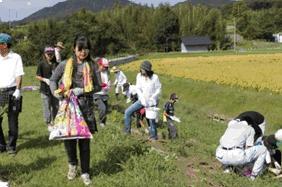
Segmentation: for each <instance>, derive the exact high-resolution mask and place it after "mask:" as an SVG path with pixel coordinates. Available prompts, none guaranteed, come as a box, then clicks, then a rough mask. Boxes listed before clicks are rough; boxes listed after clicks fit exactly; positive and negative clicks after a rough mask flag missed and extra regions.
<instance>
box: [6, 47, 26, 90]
mask: <svg viewBox="0 0 282 187" xmlns="http://www.w3.org/2000/svg"><path fill="white" fill-rule="evenodd" d="M22 75H24V71H23V62H22V58H21V56H20V55H18V54H17V53H14V52H12V51H10V52H9V53H8V55H7V56H5V57H2V56H1V55H0V88H9V87H14V86H16V85H17V84H16V78H17V77H19V76H22Z"/></svg>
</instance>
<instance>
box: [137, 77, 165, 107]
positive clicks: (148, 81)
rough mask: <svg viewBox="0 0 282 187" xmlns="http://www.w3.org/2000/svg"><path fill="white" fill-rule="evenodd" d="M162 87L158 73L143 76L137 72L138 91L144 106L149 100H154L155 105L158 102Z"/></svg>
mask: <svg viewBox="0 0 282 187" xmlns="http://www.w3.org/2000/svg"><path fill="white" fill-rule="evenodd" d="M161 87H162V85H161V83H160V80H159V77H158V76H157V75H156V74H153V76H152V77H151V78H149V77H145V76H142V75H141V73H138V74H137V77H136V91H137V94H138V99H139V100H140V101H141V104H142V105H143V106H147V105H148V104H149V101H150V102H153V105H156V104H157V101H158V97H159V95H160V93H161Z"/></svg>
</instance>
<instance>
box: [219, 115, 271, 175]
mask: <svg viewBox="0 0 282 187" xmlns="http://www.w3.org/2000/svg"><path fill="white" fill-rule="evenodd" d="M259 125H261V126H262V127H264V126H265V121H264V117H263V115H261V114H260V113H258V112H254V111H248V112H244V113H242V114H240V115H239V116H237V117H236V118H234V119H232V120H231V121H229V123H228V127H227V129H226V130H225V132H224V134H223V136H222V137H221V138H220V145H219V146H218V147H217V149H216V158H217V160H219V161H220V162H221V163H222V164H223V167H224V168H225V172H227V171H230V170H229V168H230V167H237V166H242V165H246V164H249V163H251V162H253V163H254V164H253V167H252V171H251V173H250V175H249V176H248V177H249V178H250V179H251V180H255V178H256V177H257V176H258V175H260V174H261V173H262V171H263V168H264V164H265V159H266V155H267V149H266V147H265V146H264V145H262V144H258V143H256V140H255V137H261V135H262V134H258V135H256V131H255V130H254V126H259Z"/></svg>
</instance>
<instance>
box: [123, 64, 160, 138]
mask: <svg viewBox="0 0 282 187" xmlns="http://www.w3.org/2000/svg"><path fill="white" fill-rule="evenodd" d="M136 91H137V94H138V101H137V102H135V103H134V104H132V105H131V106H129V107H128V108H127V109H126V110H125V115H124V118H125V120H124V121H125V132H126V133H128V134H129V133H130V132H131V124H130V123H131V115H132V114H133V113H134V112H135V111H136V110H138V109H140V108H142V107H145V108H149V107H155V106H157V104H158V98H159V95H160V92H161V83H160V81H159V77H158V76H157V75H156V74H154V72H153V71H152V64H151V63H150V62H149V61H144V62H143V63H142V64H141V67H140V73H138V74H137V77H136ZM148 121H149V124H150V128H149V131H150V137H149V139H150V140H152V141H154V140H157V139H158V136H157V126H156V119H148Z"/></svg>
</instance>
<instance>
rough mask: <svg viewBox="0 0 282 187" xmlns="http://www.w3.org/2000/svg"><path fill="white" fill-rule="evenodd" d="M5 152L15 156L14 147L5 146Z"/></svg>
mask: <svg viewBox="0 0 282 187" xmlns="http://www.w3.org/2000/svg"><path fill="white" fill-rule="evenodd" d="M7 153H8V154H9V155H11V156H15V155H16V153H17V152H16V150H15V149H13V148H10V147H7Z"/></svg>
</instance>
